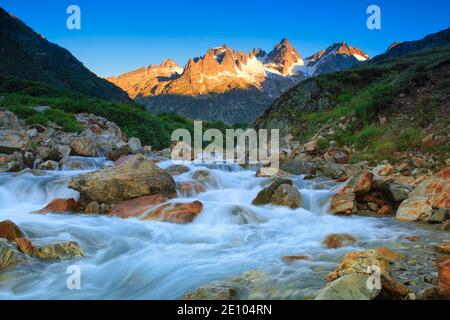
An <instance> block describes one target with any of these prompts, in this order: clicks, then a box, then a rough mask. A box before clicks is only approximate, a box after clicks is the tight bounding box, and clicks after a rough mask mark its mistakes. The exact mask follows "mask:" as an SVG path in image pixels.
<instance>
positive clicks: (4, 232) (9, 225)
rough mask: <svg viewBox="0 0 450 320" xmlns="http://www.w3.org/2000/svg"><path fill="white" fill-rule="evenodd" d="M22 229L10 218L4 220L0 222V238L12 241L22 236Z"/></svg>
mask: <svg viewBox="0 0 450 320" xmlns="http://www.w3.org/2000/svg"><path fill="white" fill-rule="evenodd" d="M23 237H24V234H23V232H22V230H20V228H19V227H18V226H17V225H16V224H15V223H14V222H12V221H11V220H4V221H2V222H0V238H4V239H6V240H9V241H14V240H16V239H18V238H23Z"/></svg>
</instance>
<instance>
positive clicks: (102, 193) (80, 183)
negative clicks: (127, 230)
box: [69, 155, 176, 205]
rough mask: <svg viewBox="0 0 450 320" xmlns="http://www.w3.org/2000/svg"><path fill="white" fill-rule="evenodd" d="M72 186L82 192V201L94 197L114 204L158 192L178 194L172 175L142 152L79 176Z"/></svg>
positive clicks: (164, 194)
mask: <svg viewBox="0 0 450 320" xmlns="http://www.w3.org/2000/svg"><path fill="white" fill-rule="evenodd" d="M69 188H71V189H74V190H76V191H78V192H80V202H81V203H82V204H84V205H85V204H88V203H90V202H94V201H97V202H99V203H105V204H108V205H111V204H116V203H119V202H122V201H126V200H131V199H134V198H139V197H143V196H148V195H155V194H161V195H163V196H165V197H167V198H173V197H175V196H176V185H175V181H174V180H173V178H172V176H171V175H170V174H168V173H167V172H166V171H164V170H162V169H160V168H159V167H157V166H156V165H155V164H154V163H153V162H152V161H151V160H147V159H146V158H145V157H144V156H142V155H137V156H135V157H133V158H131V159H130V160H128V161H126V162H125V163H123V164H122V165H120V166H116V167H108V168H106V169H103V170H100V171H95V172H90V173H86V174H82V175H79V176H76V177H74V178H72V180H71V181H70V183H69Z"/></svg>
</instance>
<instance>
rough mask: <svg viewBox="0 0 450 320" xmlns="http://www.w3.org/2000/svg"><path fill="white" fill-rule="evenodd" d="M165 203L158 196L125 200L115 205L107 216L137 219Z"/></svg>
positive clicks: (162, 197)
mask: <svg viewBox="0 0 450 320" xmlns="http://www.w3.org/2000/svg"><path fill="white" fill-rule="evenodd" d="M165 201H166V198H165V197H164V196H162V195H160V194H155V195H152V196H145V197H140V198H136V199H132V200H127V201H123V202H120V203H118V204H116V205H115V206H114V207H113V208H112V209H111V211H110V212H109V215H111V216H115V217H120V218H124V219H126V218H131V217H138V216H141V215H143V214H144V213H146V212H148V211H149V210H150V209H152V208H154V207H155V206H157V205H159V204H161V203H164V202H165Z"/></svg>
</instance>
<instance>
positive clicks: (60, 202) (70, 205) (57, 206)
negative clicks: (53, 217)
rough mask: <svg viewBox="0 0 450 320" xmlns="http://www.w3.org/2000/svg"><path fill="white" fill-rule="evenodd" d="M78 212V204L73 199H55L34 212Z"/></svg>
mask: <svg viewBox="0 0 450 320" xmlns="http://www.w3.org/2000/svg"><path fill="white" fill-rule="evenodd" d="M58 212H80V205H79V204H78V202H77V201H76V200H75V199H55V200H53V201H51V202H50V203H49V204H48V205H47V206H46V207H45V208H43V209H41V210H39V211H37V212H36V213H40V214H46V213H58Z"/></svg>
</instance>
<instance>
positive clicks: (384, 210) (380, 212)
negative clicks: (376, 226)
mask: <svg viewBox="0 0 450 320" xmlns="http://www.w3.org/2000/svg"><path fill="white" fill-rule="evenodd" d="M391 212H392V208H391V207H390V206H388V205H386V206H383V207H381V208H380V209H379V210H378V212H377V214H378V215H380V216H387V215H389V214H391Z"/></svg>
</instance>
